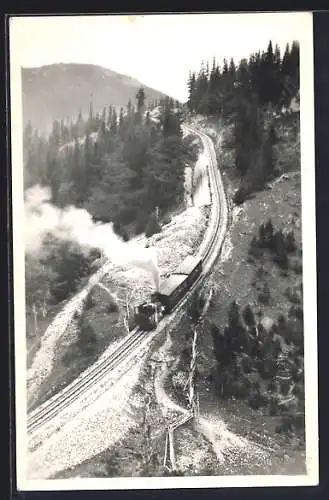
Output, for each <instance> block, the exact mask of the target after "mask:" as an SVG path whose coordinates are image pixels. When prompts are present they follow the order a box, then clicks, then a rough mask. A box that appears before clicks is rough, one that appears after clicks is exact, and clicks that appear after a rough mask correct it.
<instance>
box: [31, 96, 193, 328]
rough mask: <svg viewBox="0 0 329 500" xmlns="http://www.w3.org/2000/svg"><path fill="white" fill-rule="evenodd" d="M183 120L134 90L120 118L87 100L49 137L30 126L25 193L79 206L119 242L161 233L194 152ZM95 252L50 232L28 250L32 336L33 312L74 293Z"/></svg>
mask: <svg viewBox="0 0 329 500" xmlns="http://www.w3.org/2000/svg"><path fill="white" fill-rule="evenodd" d="M181 121H182V110H181V109H180V108H179V105H178V103H177V102H174V101H173V100H172V99H170V98H164V99H161V100H158V101H154V102H149V103H148V105H146V95H145V91H144V89H143V88H140V89H139V91H138V92H137V94H136V103H135V104H132V102H131V101H129V102H128V104H127V107H126V108H123V107H122V108H121V110H120V113H119V116H118V115H117V112H116V109H115V107H114V106H111V105H110V106H108V107H104V108H103V110H102V111H101V113H97V112H96V113H95V112H94V110H93V106H92V104H90V109H89V115H88V116H87V117H86V118H84V117H83V115H82V114H81V112H80V113H79V114H78V115H77V117H75V118H74V117H73V118H71V119H70V120H68V121H64V120H62V121H60V122H59V121H56V120H55V121H54V122H53V126H52V131H51V133H50V135H49V136H48V137H45V136H44V135H42V134H40V133H39V131H38V130H37V129H35V128H33V124H31V123H29V124H28V125H27V126H26V128H25V131H24V185H25V189H26V190H27V191H26V192H27V193H30V191H29V188H33V186H35V185H40V186H46V187H48V188H50V191H51V199H50V202H51V203H52V205H53V206H54V207H56V209H60V208H65V207H67V206H74V207H75V208H78V209H85V210H87V212H88V213H89V214H91V216H92V218H93V220H94V221H99V222H105V223H107V222H111V223H113V228H114V231H116V232H117V234H118V235H119V236H120V237H122V238H123V239H129V237H130V236H133V235H135V234H140V233H142V232H144V231H145V233H146V236H150V235H152V234H153V233H154V232H158V231H160V230H161V221H162V220H163V219H164V218H165V217H167V214H168V211H170V210H172V209H174V210H175V209H176V210H177V209H179V208H183V207H184V180H185V176H184V170H185V167H186V166H187V165H189V164H191V162H193V161H195V160H196V157H197V151H196V147H195V146H194V147H192V145H191V142H192V139H191V138H189V137H185V138H184V137H183V135H182V130H181ZM50 222H51V221H50ZM91 244H92V242H90V245H91ZM97 256H99V253H98V252H97V248H95V249H94V250H93V252H91V253H90V252H87V251H86V249H81V248H79V245H77V243H76V242H75V241H69V240H66V241H60V240H59V239H58V238H57V237H56V236H55V235H54V234H53V233H52V231H51V230H49V234H48V235H46V237H45V239H44V243H43V246H42V252H38V253H37V254H36V253H29V252H27V253H26V291H27V306H28V315H29V314H30V315H31V324H30V323H29V322H28V331H29V332H30V333H31V334H33V332H35V331H36V330H38V331H40V327H39V328H37V327H36V326H35V325H34V323H38V322H37V321H34V323H33V321H32V318H33V316H34V317H37V316H39V319H40V318H41V317H44V316H45V315H47V311H49V308H50V307H51V306H53V305H54V304H56V303H58V302H60V301H62V300H64V299H66V298H67V297H68V296H69V295H70V294H71V293H72V292H74V291H75V290H77V288H78V286H79V283H80V281H81V279H83V278H85V277H86V276H88V274H90V272H91V265H92V263H93V261H94V260H95V258H96V257H97ZM32 312H33V314H32ZM40 314H41V316H40ZM39 323H40V321H39ZM39 323H38V324H39ZM29 324H30V328H29ZM33 325H34V326H33Z"/></svg>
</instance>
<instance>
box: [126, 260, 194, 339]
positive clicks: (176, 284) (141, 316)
mask: <svg viewBox="0 0 329 500" xmlns="http://www.w3.org/2000/svg"><path fill="white" fill-rule="evenodd" d="M201 272H202V260H201V259H197V258H195V257H193V256H188V257H187V258H186V259H184V261H183V262H182V263H181V264H180V265H179V266H178V267H177V268H176V269H175V271H174V272H173V273H172V274H171V275H170V276H169V278H167V279H166V280H164V281H162V283H161V285H160V288H159V290H158V291H157V292H154V293H153V294H152V295H151V303H150V304H149V306H151V307H152V308H153V309H152V311H153V310H154V308H155V310H157V308H158V307H159V308H160V311H161V312H160V314H159V315H157V314H155V315H154V314H153V312H152V311H151V310H150V311H149V310H148V305H147V304H142V306H140V307H139V308H138V309H137V311H136V312H137V314H136V315H135V318H136V321H137V324H139V326H141V327H143V328H145V325H147V326H148V328H145V329H148V330H149V329H151V328H154V327H155V323H156V324H157V322H158V320H159V319H160V317H161V316H162V315H163V314H168V313H170V312H171V311H172V310H173V309H174V307H175V306H176V305H177V304H178V303H179V301H180V300H181V299H182V297H183V296H184V295H185V293H186V292H187V290H189V289H190V288H191V286H192V284H193V283H194V282H195V281H196V279H197V278H198V277H199V276H200V274H201ZM148 316H149V319H148ZM153 325H154V326H153Z"/></svg>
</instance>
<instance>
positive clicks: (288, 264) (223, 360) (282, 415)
mask: <svg viewBox="0 0 329 500" xmlns="http://www.w3.org/2000/svg"><path fill="white" fill-rule="evenodd" d="M188 107H189V110H190V112H191V119H192V121H195V120H196V119H197V121H198V122H199V123H202V124H203V126H204V127H205V128H208V131H211V135H212V137H213V138H214V141H215V145H216V147H217V157H218V161H219V167H220V168H221V170H222V172H223V175H224V182H225V186H226V190H227V194H228V197H229V201H230V205H231V209H232V221H231V227H230V230H229V234H228V237H227V239H226V242H225V245H224V252H223V253H224V256H223V262H222V263H221V264H219V266H218V267H217V269H215V271H214V273H213V276H212V284H213V286H214V287H215V289H216V290H217V292H216V293H215V295H214V298H213V301H212V306H211V309H210V311H209V314H208V316H207V319H206V322H205V325H204V335H203V336H202V340H201V345H200V350H201V352H200V358H199V374H198V376H199V381H198V387H199V390H200V392H201V394H202V400H203V403H204V405H205V407H207V405H208V406H209V405H210V406H211V405H212V404H213V403H212V396H210V394H214V395H215V396H214V397H215V399H220V400H223V399H224V400H226V404H225V405H224V407H226V408H227V409H229V408H234V409H233V411H234V413H235V418H234V426H235V430H241V429H242V427H243V429H244V432H247V433H249V432H250V433H255V432H256V434H257V432H258V434H259V435H262V433H261V432H259V429H260V428H261V429H262V430H264V429H266V431H267V432H268V435H269V436H272V437H273V433H274V431H276V432H277V433H281V432H283V434H284V436H285V437H287V436H288V437H289V439H290V445H291V446H297V447H301V448H300V449H303V447H304V369H303V356H304V335H303V286H302V285H303V284H302V241H301V190H300V182H301V179H300V132H299V45H298V43H297V42H293V43H292V45H291V46H289V45H287V47H286V50H285V52H284V54H283V56H281V54H280V50H279V48H278V47H277V46H276V47H275V49H273V46H272V42H270V43H269V45H268V47H267V50H266V51H263V52H262V53H261V52H258V53H256V54H252V55H251V56H250V58H249V60H247V59H244V60H241V61H240V62H239V63H238V64H236V63H235V62H234V61H233V59H232V60H231V61H230V63H229V64H228V63H227V61H224V64H223V66H222V68H221V69H220V68H219V66H218V65H217V64H216V62H215V61H213V67H212V69H211V70H210V71H209V66H208V64H207V65H205V64H204V63H203V64H202V67H201V70H200V72H199V73H198V74H196V73H191V75H190V79H189V101H188ZM219 133H220V137H221V140H218V134H219ZM209 345H210V346H212V347H211V348H209ZM204 384H205V385H206V387H208V390H209V389H210V393H208V394H207V392H205V391H204V388H205V387H204ZM234 401H235V402H236V401H238V402H239V404H240V406H239V405H238V406H237V405H236V404H233V402H234ZM200 404H201V403H200ZM224 413H225V416H226V417H228V418H229V419H230V418H231V416H230V411H225V412H224ZM246 417H247V421H248V422H249V424H248V426H246V425H244V426H243V424H242V421H243V420H245V418H246ZM264 436H265V435H264ZM292 443H294V444H292ZM267 444H268V442H267ZM287 446H288V445H287ZM290 451H291V450H290Z"/></svg>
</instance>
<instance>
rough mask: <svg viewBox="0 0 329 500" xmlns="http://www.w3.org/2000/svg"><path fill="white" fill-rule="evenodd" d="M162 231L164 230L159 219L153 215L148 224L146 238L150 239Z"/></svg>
mask: <svg viewBox="0 0 329 500" xmlns="http://www.w3.org/2000/svg"><path fill="white" fill-rule="evenodd" d="M161 231H162V228H161V226H160V224H159V222H158V220H157V218H156V217H155V215H153V214H152V215H151V216H150V218H149V220H148V223H147V226H146V229H145V236H146V237H147V238H150V237H151V236H153V234H156V233H161Z"/></svg>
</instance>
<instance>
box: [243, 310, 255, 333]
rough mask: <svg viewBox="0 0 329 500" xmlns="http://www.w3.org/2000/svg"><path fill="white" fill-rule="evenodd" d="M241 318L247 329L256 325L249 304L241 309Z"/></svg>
mask: <svg viewBox="0 0 329 500" xmlns="http://www.w3.org/2000/svg"><path fill="white" fill-rule="evenodd" d="M242 317H243V319H244V322H245V323H246V325H247V326H248V327H249V328H252V327H253V326H255V325H256V320H255V315H254V313H253V311H252V309H251V306H250V305H249V304H248V305H246V307H245V308H244V309H243V312H242Z"/></svg>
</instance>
